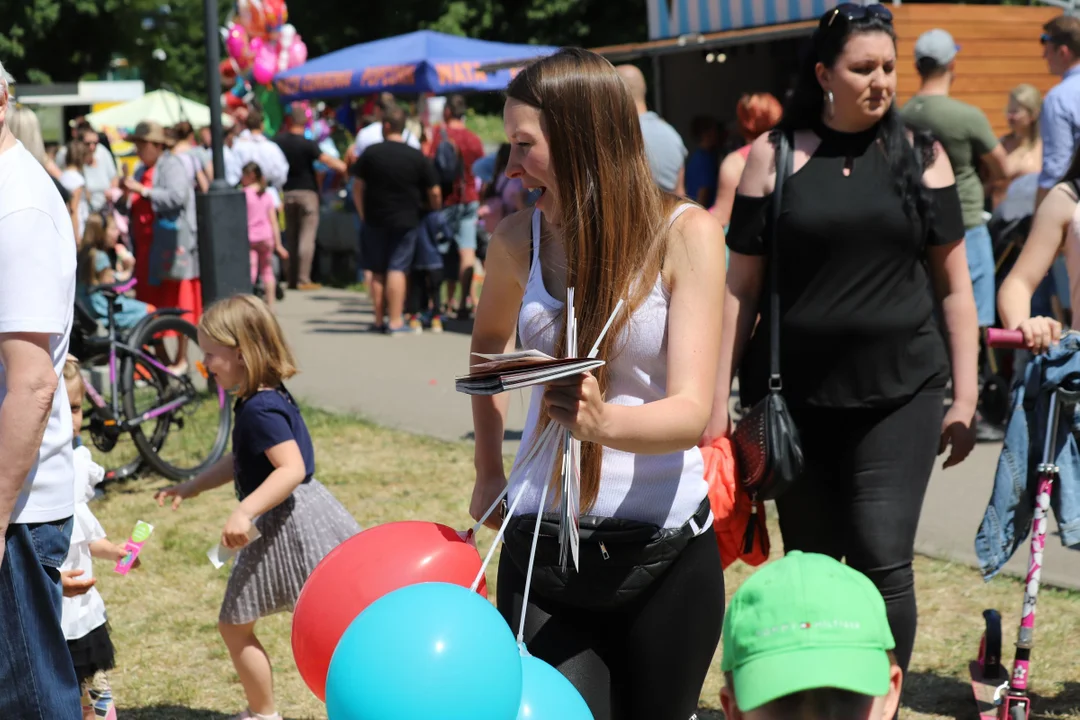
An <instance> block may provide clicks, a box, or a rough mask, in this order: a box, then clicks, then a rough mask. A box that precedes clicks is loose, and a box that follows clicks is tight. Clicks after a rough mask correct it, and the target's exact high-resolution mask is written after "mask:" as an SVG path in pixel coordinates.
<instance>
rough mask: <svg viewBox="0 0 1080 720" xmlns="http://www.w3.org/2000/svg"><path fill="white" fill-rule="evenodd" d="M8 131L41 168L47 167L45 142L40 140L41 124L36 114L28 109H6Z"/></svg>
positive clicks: (18, 107) (47, 159)
mask: <svg viewBox="0 0 1080 720" xmlns="http://www.w3.org/2000/svg"><path fill="white" fill-rule="evenodd" d="M7 126H8V130H10V131H11V134H12V135H14V136H15V139H16V140H18V141H19V142H21V143H22V144H23V147H25V148H26V150H27V151H28V152H29V153H30V154H31V155H33V156H34V159H35V160H37V161H38V162H39V163H41V164H42V166H47V165H48V163H49V156H48V154H47V153H46V152H45V141H44V140H42V139H41V123H40V122H39V121H38V116H37V114H36V113H35V112H34V111H33V110H31V109H30V108H28V107H22V106H21V105H15V106H13V107H9V108H8V118H7Z"/></svg>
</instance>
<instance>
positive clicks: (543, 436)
mask: <svg viewBox="0 0 1080 720" xmlns="http://www.w3.org/2000/svg"><path fill="white" fill-rule="evenodd" d="M556 427H558V426H557V425H556V424H555V423H552V424H550V425H548V426H547V427H546V428H544V432H542V433H540V437H539V439H538V440H537V442H536V444H535V445H533V446H532V448H530V449H529V453H528V454H527V455H526V456H525V458H524V460H522V462H520V463H518V465H517V467H516V468H514V470H515V471H517V472H525V473H528V469H529V466H530V464H531V461H532V458H533V457H535V456H536V454H537V453H538V452H539V451H540V449H541V448H543V447H544V446H546V445H548V444H549V438H554V437H555V430H554V429H555V428H556ZM514 475H515V472H514V471H512V472H511V473H510V478H511V480H513V478H514ZM509 487H510V483H507V485H506V488H507V489H506V490H503V492H502V493H501V494H500V497H499V500H497V501H496V503H495V504H496V505H497V504H498V503H499V502H500V501H501V500H502V495H505V494H506V492H507V490H508V489H509ZM545 491H546V488H545ZM524 496H525V493H524V492H519V493H518V494H517V497H515V498H514V502H512V503H511V504H510V508H509V510H507V512H506V517H504V518H503V521H502V525H500V526H499V532H498V533H497V534H496V535H495V540H494V541H493V542H492V543H491V548H490V549H489V550H488V553H487V557H485V558H484V562H483V564H482V565H481V566H480V572H478V573H477V574H476V579H475V580H473V584H472V586H471V589H472V591H473V592H476V588H478V587H480V580H481V579H482V578H483V577H484V573H485V572H486V571H487V567H488V565H489V564H491V558H492V556H493V555H494V554H495V549H496V548H498V547H499V543H501V542H502V539H503V535H505V534H506V526H507V525H508V524H509V523H510V518H511V517H513V516H514V510H516V509H517V506H518V503H519V502H521V498H523V497H524ZM542 508H543V506H541V509H542ZM493 509H494V505H493V506H492V507H491V508H488V512H487V514H485V515H484V518H485V519H486V518H487V516H488V515H490V514H491V511H492V510H493ZM480 525H482V521H481V523H477V528H476V529H477V530H479V527H480Z"/></svg>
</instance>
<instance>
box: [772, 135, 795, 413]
mask: <svg viewBox="0 0 1080 720" xmlns="http://www.w3.org/2000/svg"><path fill="white" fill-rule="evenodd" d="M793 154H794V153H793V152H792V149H791V138H789V137H788V135H787V133H786V132H784V131H780V133H779V140H778V142H777V147H776V187H775V188H773V199H772V226H771V227H770V228H769V392H773V393H779V392H780V390H781V388H782V387H783V383H782V382H781V380H780V269H779V266H780V256H779V244H780V243H779V241H778V239H777V233H778V231H777V226H778V225H779V224H780V206H781V204H782V203H783V198H784V181H785V180H787V178H788V177H789V176H790V175H791V172H792V165H793V158H792V155H793Z"/></svg>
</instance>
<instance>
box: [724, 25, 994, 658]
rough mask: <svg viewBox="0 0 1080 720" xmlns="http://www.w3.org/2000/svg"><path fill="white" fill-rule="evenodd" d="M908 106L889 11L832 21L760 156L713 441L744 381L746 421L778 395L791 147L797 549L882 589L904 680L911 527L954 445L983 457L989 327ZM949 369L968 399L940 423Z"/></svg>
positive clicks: (950, 206)
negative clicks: (978, 450)
mask: <svg viewBox="0 0 1080 720" xmlns="http://www.w3.org/2000/svg"><path fill="white" fill-rule="evenodd" d="M895 91H896V36H895V33H894V31H893V27H892V16H891V14H890V13H889V11H888V10H887V9H886V8H884V7H883V6H881V5H869V6H857V5H849V4H843V5H840V6H839V7H837V8H835V9H834V10H830V11H829V12H828V13H826V14H825V16H823V17H822V18H821V22H820V24H819V27H818V30H817V31H816V33H815V36H814V52H812V53H811V54H810V57H809V58H808V59H807V60H806V63H805V65H804V66H803V68H802V71H801V73H800V76H799V81H798V85H797V87H796V89H795V92H794V94H793V95H792V97H791V99H790V101H789V103H788V107H786V108H785V111H784V118H783V120H782V122H781V124H780V126H779V129H778V130H777V131H775V132H774V134H773V136H772V137H769V136H762V137H760V138H758V140H756V141H755V142H754V145H753V148H752V149H751V151H750V156H749V158H748V160H747V165H746V170H745V171H744V173H743V176H742V181H741V183H740V185H739V189H738V194H737V196H736V198H735V204H734V208H733V213H732V219H731V227H730V230H729V235H728V245H729V247H730V249H731V261H730V270H729V272H728V280H727V295H726V296H725V301H724V330H723V338H722V355H721V364H720V380H719V382H718V387H717V397H716V402H715V404H714V406H713V407H714V411H713V418H712V421H711V422H710V427H709V428H708V429H707V430H706V440H709V439H711V438H712V437H717V436H720V435H723V434H725V433H727V432H728V429H729V420H728V413H727V407H728V405H727V401H728V396H729V393H730V389H731V379H732V375H733V371H734V370H735V369H739V371H740V390H741V400H742V402H743V405H744V406H747V407H749V406H751V405H753V404H754V403H755V402H757V401H758V400H759V399H760V398H762V397H763V396H764V394H765V393H766V391H767V379H768V367H769V348H768V327H769V307H768V302H761V299H762V296H763V295H764V297H765V298H767V297H768V283H767V282H766V281H765V278H766V274H765V270H766V262H767V258H766V247H767V245H766V242H767V238H768V237H769V236H768V233H769V231H770V227H769V226H770V225H771V220H770V219H769V205H770V198H771V193H772V191H773V187H774V184H775V182H776V169H775V167H774V165H775V162H774V158H775V142H776V139H777V138H778V137H779V136H778V134H777V133H779V132H785V133H787V136H788V137H789V138H793V147H794V170H793V174H792V175H791V177H790V178H789V179H788V180H787V181H786V182H785V184H784V194H783V200H782V209H781V216H780V220H779V233H778V250H777V252H778V255H779V258H778V259H779V263H780V265H779V294H780V306H781V314H782V315H781V325H780V327H781V329H780V348H781V374H782V379H783V395H784V398H785V400H786V401H787V403H788V404H789V406H790V408H791V411H792V414H793V416H794V418H795V422H796V425H797V427H798V429H799V432H800V435H801V440H802V445H803V449H804V452H805V455H806V462H807V469H806V472H805V474H804V475H803V477H801V478H799V480H798V481H797V482H796V483H795V484H794V485H793V487H792V488H791V490H789V491H788V492H787V493H786V494H785V495H783V496H782V497H781V498H779V500H778V501H777V509H778V511H779V514H780V530H781V533H782V534H783V539H784V549H785V550H786V551H791V550H803V551H806V552H819V553H825V554H828V555H832V556H833V557H836V558H846V559H847V562H848V564H849V565H851V566H853V567H855V568H857V569H859V570H860V571H862V572H864V573H865V574H866V575H868V576H869V577H870V578H871V579H872V580H873V581H874V583H875V584H876V585H877V587H878V589H879V590H880V591H881V593H882V595H883V596H884V598H885V602H886V605H887V607H888V612H889V622H890V625H891V626H892V631H893V635H894V636H895V639H896V644H897V646H896V654H897V657H898V659H899V662H900V665H901V667H903V668H904V669H905V670H906V669H907V665H908V661H909V659H910V657H911V649H912V645H913V642H914V638H915V622H916V610H915V591H914V577H913V574H912V567H911V562H912V556H913V552H914V550H913V545H914V541H915V529H916V527H917V525H918V519H919V513H920V511H921V508H922V502H923V495H924V494H925V490H926V486H927V482H928V480H929V477H930V472H931V470H932V469H933V463H934V457H935V455H937V454H939V453H941V452H943V451H944V450H945V448H946V446H947V445H949V444H951V445H952V452H951V453H950V455H949V457H948V459H947V460H946V461H945V466H946V467H949V466H951V465H955V464H956V463H958V462H960V461H961V460H963V459H964V457H966V456H967V454H968V453H969V452H970V451H971V448H972V446H973V444H974V436H973V433H972V430H971V426H972V420H973V418H974V415H975V402H976V359H977V353H978V327H977V321H976V316H975V300H974V297H973V295H972V290H971V280H970V277H969V275H968V268H967V261H966V257H965V250H964V224H963V221H962V218H961V213H960V203H959V198H958V196H957V193H956V187H955V180H954V177H953V173H952V168H951V166H950V165H949V160H948V158H947V156H946V155H945V153H944V151H943V150H942V149H941V147H940V145H937V144H935V143H933V142H932V141H930V140H923V139H922V138H919V137H915V136H914V135H912V134H911V133H910V132H908V131H907V130H906V129H905V128H904V126H903V124H902V122H901V120H900V117H899V114H898V112H897V111H896V108H895V107H894V105H893V103H894V99H895V95H894V94H895ZM935 296H936V298H937V300H938V301H939V302H940V304H941V310H942V314H943V317H944V319H945V325H946V329H947V331H948V332H947V333H946V334H947V336H948V341H949V352H947V351H946V347H945V342H944V340H943V337H942V333H941V332H940V331H939V329H938V327H937V321H936V319H935V313H934V305H935ZM759 310H760V311H761V314H762V317H761V322H760V324H758V326H757V327H758V331H756V332H755V331H754V324H755V321H756V319H757V315H758V312H759ZM762 329H764V332H762ZM751 334H752V337H751ZM748 341H749V342H748ZM950 354H951V356H952V360H953V362H952V380H953V398H954V400H953V404H952V406H951V408H950V409H949V411H948V413H947V414H945V417H944V422H943V421H942V414H943V407H944V392H945V386H946V384H947V381H948V379H949V356H950Z"/></svg>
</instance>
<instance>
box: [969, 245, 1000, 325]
mask: <svg viewBox="0 0 1080 720" xmlns="http://www.w3.org/2000/svg"><path fill="white" fill-rule="evenodd" d="M964 246H965V248H967V262H968V271H969V272H970V273H971V289H972V290H974V291H975V310H976V311H977V313H978V315H979V327H991V326H993V324H994V321H995V320H996V319H997V306H996V302H997V301H996V296H997V291H996V283H995V280H994V248H993V243H992V242H991V241H990V231H989V230H987V229H986V226H985V225H979V226H978V227H973V228H970V229H968V230H967V232H965V233H964Z"/></svg>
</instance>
